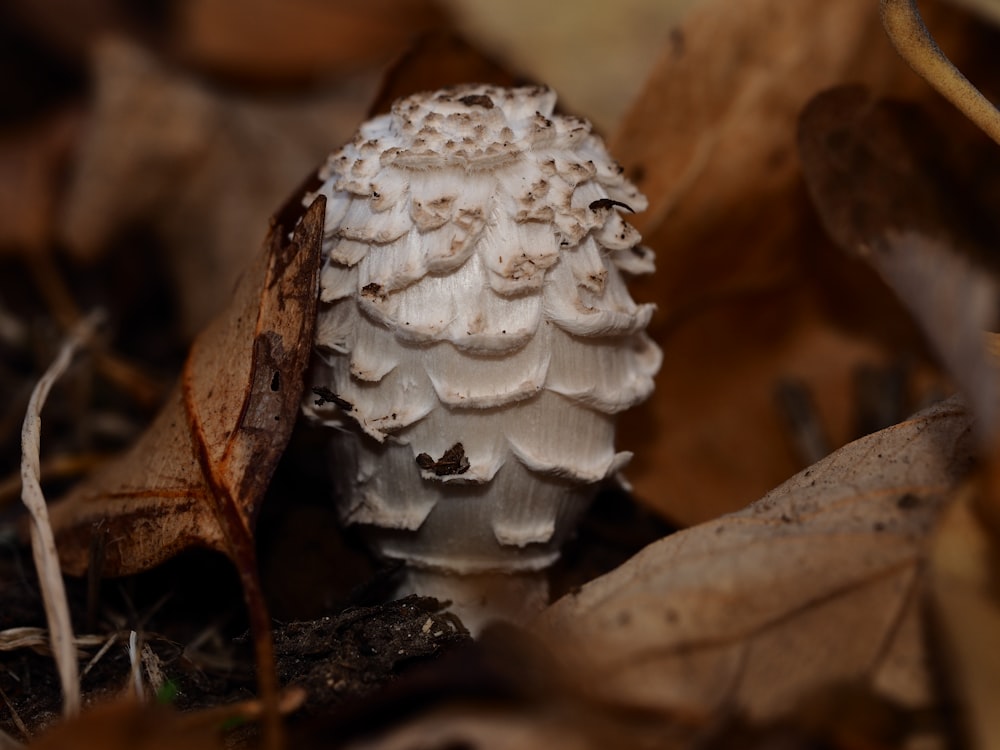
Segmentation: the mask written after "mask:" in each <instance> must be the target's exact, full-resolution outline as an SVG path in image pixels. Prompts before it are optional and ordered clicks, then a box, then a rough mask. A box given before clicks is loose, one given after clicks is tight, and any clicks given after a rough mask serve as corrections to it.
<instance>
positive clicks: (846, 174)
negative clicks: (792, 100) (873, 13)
mask: <svg viewBox="0 0 1000 750" xmlns="http://www.w3.org/2000/svg"><path fill="white" fill-rule="evenodd" d="M948 143H949V141H948V138H947V137H946V136H945V135H943V134H941V133H938V132H936V131H935V129H934V128H933V127H932V126H931V124H930V123H929V122H928V121H927V119H926V117H925V116H924V115H923V113H922V112H921V110H920V109H919V108H917V107H914V106H912V105H904V104H900V103H898V102H890V101H885V100H878V101H876V100H874V99H873V98H872V97H871V96H870V95H869V94H868V92H867V91H865V90H864V89H862V88H859V87H845V88H837V89H833V90H831V91H828V92H825V93H823V94H820V95H819V96H817V97H816V98H815V99H814V100H813V101H812V102H810V104H809V105H808V106H807V107H806V109H805V110H804V111H803V114H802V118H801V122H800V128H799V146H800V151H801V155H802V163H803V172H804V175H805V177H806V181H807V183H808V185H809V189H810V193H811V195H812V197H813V201H814V203H815V204H816V207H817V209H818V211H819V213H820V215H821V217H822V219H823V222H824V224H825V226H826V228H827V231H828V232H829V233H830V234H831V236H833V237H834V238H835V239H836V240H837V242H838V243H839V244H840V245H841V246H842V248H843V249H844V250H845V251H847V252H849V253H855V254H857V255H859V256H861V257H863V258H864V259H865V260H866V261H867V262H869V263H871V264H872V266H873V267H875V268H876V269H877V270H878V272H879V273H880V275H881V276H882V278H883V279H885V281H886V283H888V285H889V286H890V287H891V288H892V289H893V291H895V292H896V294H897V295H898V296H899V298H900V299H901V300H902V302H903V303H904V304H905V305H906V306H907V308H908V309H909V310H910V312H911V313H912V314H913V316H914V318H915V319H916V320H917V321H918V322H919V323H920V326H921V328H922V330H923V331H924V333H925V334H926V335H927V337H928V339H929V340H930V342H931V343H932V345H933V346H934V348H935V349H936V350H937V353H938V355H939V356H940V357H941V359H942V360H943V362H944V363H945V364H946V366H947V367H948V369H949V371H950V372H951V374H952V376H953V377H954V378H955V379H956V381H957V382H958V383H959V385H960V386H961V388H962V390H963V391H964V393H965V395H966V397H967V398H968V399H969V401H970V404H971V406H972V409H973V412H974V413H975V414H976V416H977V417H978V419H979V424H980V428H981V429H982V430H983V432H984V434H986V435H991V436H992V435H994V434H995V432H996V429H997V428H998V427H1000V419H998V417H1000V391H998V386H1000V372H998V371H997V367H996V364H995V362H994V361H993V360H991V359H990V358H989V357H988V356H987V353H986V348H985V342H984V339H983V331H984V330H986V329H987V328H988V327H990V326H992V325H993V324H994V322H995V320H996V315H997V283H996V279H995V278H994V277H993V276H992V275H991V274H990V273H989V272H988V270H987V268H985V267H984V266H983V265H982V264H978V263H976V262H975V258H976V256H977V255H978V256H979V257H981V258H987V257H988V256H987V253H986V252H984V251H983V250H980V249H979V248H977V246H976V237H975V233H974V232H973V228H979V229H980V232H982V228H983V226H984V225H985V224H988V223H989V222H988V221H984V220H983V219H981V218H980V217H989V216H990V215H991V214H992V213H993V212H992V211H991V209H990V207H989V206H988V205H983V202H982V201H981V199H980V197H979V195H978V194H977V191H976V190H975V189H972V188H970V186H969V185H966V184H963V183H962V181H961V180H960V179H958V177H957V176H956V175H955V174H954V171H953V170H952V169H951V168H950V167H951V162H952V161H957V159H953V158H951V153H952V152H953V151H954V148H950V149H949V148H948ZM979 153H980V157H979V158H980V159H981V161H982V163H983V164H984V165H989V164H990V162H991V161H992V162H993V165H994V168H995V170H996V172H997V173H1000V161H998V160H997V159H996V156H1000V152H997V150H996V149H995V148H994V147H992V144H990V145H989V146H988V147H987V148H986V149H985V150H981V151H979ZM991 157H992V158H991ZM986 169H987V170H989V166H986ZM993 240H994V241H998V240H1000V237H997V236H996V235H994V237H993ZM991 244H992V243H991ZM993 265H995V262H994V263H993Z"/></svg>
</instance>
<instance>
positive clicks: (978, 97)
mask: <svg viewBox="0 0 1000 750" xmlns="http://www.w3.org/2000/svg"><path fill="white" fill-rule="evenodd" d="M881 10H882V25H883V26H884V27H885V31H886V33H887V34H888V35H889V39H891V40H892V43H893V45H895V47H896V51H897V52H899V55H900V57H902V58H903V59H904V60H906V62H907V63H909V64H910V67H911V68H913V69H914V70H915V71H916V72H917V74H918V75H920V76H921V77H922V78H923V79H924V80H925V81H927V82H928V83H929V84H930V85H931V86H933V87H934V88H935V89H937V91H938V93H940V94H941V95H942V96H943V97H944V98H945V99H947V100H948V101H950V102H951V103H952V104H954V105H955V106H956V107H958V109H959V110H960V111H961V112H962V113H963V114H964V115H965V116H966V117H968V118H969V119H970V120H972V122H974V123H975V124H976V125H977V126H979V127H980V128H981V129H982V130H983V132H984V133H986V135H988V136H989V137H990V138H992V139H993V140H994V141H996V142H997V143H998V144H1000V112H998V111H997V108H996V107H995V106H993V104H992V103H991V102H990V100H989V99H987V98H986V97H985V96H983V94H982V93H981V92H980V91H979V89H977V88H976V87H975V86H974V85H973V84H972V83H971V82H970V81H969V79H968V78H966V77H965V76H964V75H962V73H961V71H959V69H958V68H956V67H955V66H954V65H953V64H952V62H951V60H949V59H948V58H947V57H946V56H945V54H944V52H942V51H941V48H940V47H938V46H937V44H936V43H935V41H934V38H933V37H932V36H931V33H930V32H929V31H928V30H927V26H925V25H924V21H923V18H921V17H920V11H919V10H918V9H917V3H916V0H881Z"/></svg>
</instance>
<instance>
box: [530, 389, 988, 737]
mask: <svg viewBox="0 0 1000 750" xmlns="http://www.w3.org/2000/svg"><path fill="white" fill-rule="evenodd" d="M970 421H971V420H970V417H969V415H968V414H967V412H966V410H965V409H964V408H963V407H962V406H961V404H960V403H957V402H956V401H954V400H953V401H949V402H947V403H945V404H942V405H939V406H936V407H934V408H932V409H929V410H927V411H925V412H923V413H922V414H920V415H918V416H916V417H914V418H913V419H911V420H909V421H906V422H903V423H901V424H899V425H897V426H895V427H892V428H889V429H887V430H883V431H882V432H879V433H876V434H874V435H871V436H869V437H866V438H863V439H861V440H858V441H857V442H854V443H851V444H850V445H848V446H846V447H844V448H842V449H840V450H839V451H837V452H835V453H833V454H831V455H830V456H828V457H827V458H826V459H824V460H823V461H821V462H819V463H818V464H816V465H814V466H812V467H811V468H809V469H807V470H806V471H804V472H802V473H800V474H798V475H796V476H795V477H793V478H792V479H791V480H789V481H788V482H786V483H785V484H783V485H782V486H781V487H778V488H777V489H775V490H774V491H773V492H771V493H770V494H768V495H767V496H765V497H764V498H762V499H761V500H759V501H758V502H756V503H754V504H753V505H751V506H750V507H748V508H747V509H745V510H743V511H741V512H739V513H736V514H733V515H730V516H726V517H724V518H721V519H718V520H716V521H712V522H709V523H705V524H702V525H700V526H697V527H694V528H692V529H688V530H686V531H681V532H678V533H676V534H674V535H673V536H670V537H667V538H666V539H663V540H662V541H660V542H657V543H656V544H653V545H651V546H650V547H648V548H646V549H645V550H644V551H643V552H641V553H639V554H638V555H637V556H636V557H634V558H633V559H632V560H630V561H629V562H627V563H626V564H625V565H623V566H621V567H620V568H618V569H617V570H615V571H613V572H612V573H609V574H608V575H606V576H604V577H602V578H599V579H597V580H595V581H593V582H591V583H589V584H588V585H586V586H584V587H583V589H582V590H581V591H580V592H579V593H578V594H576V595H569V596H567V597H564V598H563V599H561V600H560V601H558V602H556V603H555V604H554V605H552V606H551V607H550V608H549V610H548V611H547V612H545V613H544V614H543V616H542V618H541V621H540V626H541V632H542V633H543V634H544V635H546V637H547V639H548V640H549V641H550V642H551V644H552V647H553V649H555V650H556V651H557V653H560V654H561V655H562V658H563V661H564V662H565V663H566V664H567V665H568V668H569V669H576V670H578V672H577V675H578V682H579V683H580V684H583V685H586V686H588V689H589V690H591V691H592V692H593V693H595V694H597V695H598V696H599V697H601V698H602V699H604V700H607V701H611V702H613V703H615V704H618V705H621V704H624V705H625V706H630V707H642V708H645V709H653V710H657V711H668V712H672V713H680V714H682V715H690V716H694V717H702V718H704V717H708V716H712V715H716V713H715V712H717V711H719V710H721V709H723V708H726V709H729V710H732V709H735V710H737V711H742V712H745V713H746V714H747V716H748V717H749V718H750V719H752V720H763V719H769V718H774V717H776V716H780V715H781V714H783V713H785V712H787V711H789V710H790V709H791V708H792V707H793V706H794V704H795V703H796V702H797V701H798V700H799V699H801V698H802V697H803V696H804V695H806V694H808V693H810V692H813V691H815V690H817V689H819V688H823V687H827V686H829V685H831V684H836V683H843V682H857V683H862V684H865V685H867V686H868V687H870V688H871V689H873V690H875V691H876V692H877V693H880V694H882V695H885V696H887V697H889V698H891V699H893V700H894V701H896V702H899V703H901V704H903V705H904V706H909V707H921V706H924V707H925V706H927V705H928V704H929V703H930V702H931V701H932V685H931V682H930V678H929V675H928V672H927V655H926V653H925V651H924V648H925V647H924V626H923V620H922V617H921V596H920V592H921V590H922V587H923V586H924V583H925V582H924V562H925V544H924V542H925V540H926V538H927V535H928V532H929V530H930V527H931V526H932V525H933V523H934V521H935V519H936V518H937V516H938V513H939V510H940V508H941V506H942V504H943V502H944V501H945V500H946V499H947V498H948V496H949V493H950V492H951V490H952V489H953V488H954V487H955V486H956V485H957V483H958V482H959V481H960V480H961V479H962V477H963V476H965V475H966V474H967V472H968V471H969V469H970V466H971V462H972V448H973V444H974V443H973V440H972V437H971V434H970Z"/></svg>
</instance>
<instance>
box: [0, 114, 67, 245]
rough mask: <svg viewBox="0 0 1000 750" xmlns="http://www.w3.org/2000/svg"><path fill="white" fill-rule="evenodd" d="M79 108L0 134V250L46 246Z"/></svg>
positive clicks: (49, 239) (48, 241)
mask: <svg viewBox="0 0 1000 750" xmlns="http://www.w3.org/2000/svg"><path fill="white" fill-rule="evenodd" d="M81 119H82V118H81V116H80V113H79V112H78V111H76V110H64V111H60V112H57V113H55V114H53V115H49V116H48V117H46V118H45V119H44V120H43V121H42V122H39V123H35V124H34V125H33V126H32V127H31V129H30V130H23V131H19V132H6V133H4V134H3V137H2V139H0V254H2V253H5V252H8V251H11V250H15V251H18V252H25V251H30V252H35V253H38V252H39V251H42V250H45V249H47V247H48V246H49V243H50V242H51V239H52V224H53V217H54V215H55V208H56V199H57V195H58V190H59V187H60V183H59V177H60V174H61V170H62V169H63V168H64V167H65V163H66V161H67V160H68V157H69V154H70V151H71V150H72V147H73V144H74V141H75V140H76V138H77V137H78V136H79V131H80V122H81Z"/></svg>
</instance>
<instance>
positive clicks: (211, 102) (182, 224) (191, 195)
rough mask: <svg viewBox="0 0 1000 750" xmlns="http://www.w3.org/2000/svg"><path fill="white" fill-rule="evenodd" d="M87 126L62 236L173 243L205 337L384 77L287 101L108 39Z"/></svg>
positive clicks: (188, 301)
mask: <svg viewBox="0 0 1000 750" xmlns="http://www.w3.org/2000/svg"><path fill="white" fill-rule="evenodd" d="M94 76H95V79H96V81H95V97H94V103H93V107H92V112H91V114H90V118H89V122H88V128H87V134H86V137H85V138H84V139H83V142H82V143H81V145H80V151H79V155H78V159H77V163H76V165H75V170H74V174H73V176H72V180H71V184H70V188H69V193H68V195H67V197H66V200H65V205H64V206H63V214H62V216H61V226H60V227H59V235H60V238H61V239H62V240H63V242H65V243H66V245H67V247H68V249H69V250H70V251H71V252H72V253H73V254H74V255H76V257H78V258H82V259H89V258H93V257H96V256H97V255H99V254H100V253H102V252H103V251H105V250H106V249H107V246H108V244H109V241H110V240H111V239H112V238H113V237H114V236H115V234H116V233H117V232H120V231H121V230H122V229H124V228H125V227H128V226H131V225H134V224H136V223H139V224H143V225H145V226H148V227H150V228H151V229H152V230H153V231H154V232H155V234H156V235H157V236H158V238H159V239H160V240H161V241H162V243H163V245H164V249H165V252H166V260H167V264H168V267H169V269H170V271H171V272H172V275H173V278H174V286H175V289H176V291H177V299H178V302H179V306H180V308H181V309H180V313H181V322H182V325H183V327H184V329H185V331H186V332H187V333H188V334H190V335H191V336H193V335H194V334H196V333H197V332H198V331H199V330H200V329H201V328H202V327H204V325H205V324H207V323H208V321H209V320H211V318H212V317H213V316H214V315H215V314H216V313H217V312H218V311H219V310H220V309H221V308H222V306H223V305H224V304H225V300H226V297H225V294H220V292H219V290H225V291H226V292H228V290H230V289H232V288H233V285H234V283H235V281H236V279H237V277H238V275H239V273H240V271H241V270H242V269H243V268H244V267H245V266H246V264H247V263H248V262H249V261H250V258H251V251H252V249H253V248H255V247H257V246H258V243H259V242H260V238H261V237H262V236H264V234H265V233H266V232H267V217H268V216H270V215H271V213H272V212H273V211H274V207H275V206H278V205H281V202H282V201H283V200H284V199H285V198H286V197H287V195H288V194H289V193H290V192H291V191H292V190H293V189H294V188H295V187H296V186H297V185H298V183H299V182H300V181H301V179H302V176H303V175H304V174H307V173H312V172H313V171H314V170H315V168H316V165H317V164H319V163H321V162H322V160H323V159H324V158H325V157H326V155H327V154H328V153H330V152H331V151H333V150H334V149H336V148H337V147H338V146H340V145H341V144H342V142H343V141H345V140H347V139H348V138H349V137H350V135H351V133H352V132H353V131H354V129H355V128H356V126H357V123H358V122H359V121H360V120H361V118H362V117H363V115H364V110H365V106H366V105H367V103H368V101H369V98H370V96H371V90H372V89H373V88H374V85H375V81H374V80H373V79H372V80H369V79H368V78H356V79H352V80H350V81H347V82H344V83H341V84H338V85H335V86H332V87H329V88H322V89H318V90H316V91H314V92H313V93H311V94H310V95H309V96H300V97H292V96H289V97H286V98H284V99H282V100H274V99H273V98H272V99H269V98H267V97H252V96H246V95H243V96H241V95H237V94H235V93H223V92H219V91H217V90H213V89H210V88H209V87H207V86H206V85H204V83H202V82H200V81H198V80H197V79H195V78H192V77H191V76H190V75H184V74H182V73H178V72H176V71H173V70H170V69H168V68H167V67H166V66H165V65H164V64H163V63H162V62H160V61H158V60H156V59H154V58H153V57H151V56H150V54H149V53H148V52H146V51H144V50H142V49H141V48H139V47H136V46H134V45H132V44H129V43H126V42H124V41H121V40H117V39H109V40H106V41H105V42H103V43H102V44H101V45H99V46H98V47H97V49H96V51H95V60H94Z"/></svg>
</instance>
